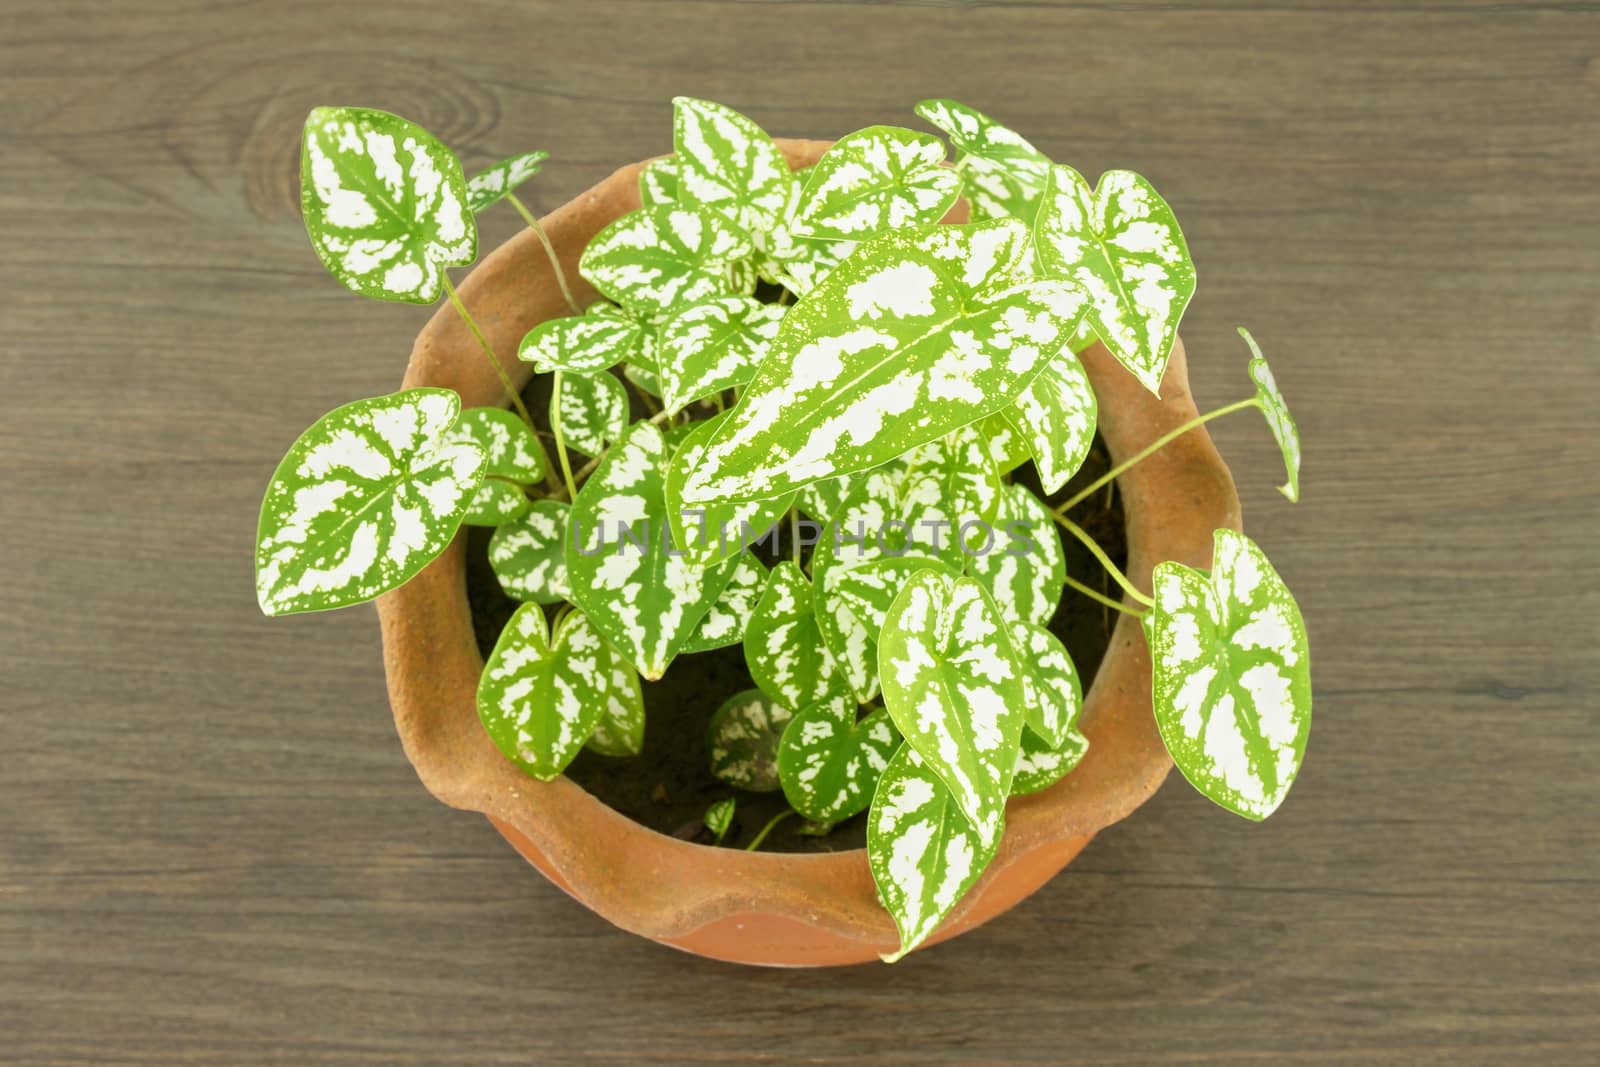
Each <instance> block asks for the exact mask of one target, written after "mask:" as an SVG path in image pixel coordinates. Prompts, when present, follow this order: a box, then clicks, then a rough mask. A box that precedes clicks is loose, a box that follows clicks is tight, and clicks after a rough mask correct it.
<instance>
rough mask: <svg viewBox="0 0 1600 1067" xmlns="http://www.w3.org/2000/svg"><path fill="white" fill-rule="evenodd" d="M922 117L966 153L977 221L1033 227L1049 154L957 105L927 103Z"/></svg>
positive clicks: (965, 171)
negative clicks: (1008, 220) (1005, 220)
mask: <svg viewBox="0 0 1600 1067" xmlns="http://www.w3.org/2000/svg"><path fill="white" fill-rule="evenodd" d="M917 114H918V115H921V116H922V117H923V118H924V119H927V120H928V122H930V123H932V124H933V125H934V126H937V127H938V128H939V129H941V130H943V131H944V133H945V135H946V136H947V137H949V138H950V143H951V144H953V145H955V147H956V148H957V149H958V150H959V151H961V152H964V153H966V155H965V158H963V159H962V161H961V171H962V174H963V176H964V177H965V179H966V194H967V199H968V200H969V201H970V202H971V204H972V217H973V218H975V219H997V218H1016V219H1022V220H1024V221H1026V222H1028V223H1029V224H1030V225H1031V223H1032V221H1033V218H1034V215H1035V214H1036V213H1037V211H1038V204H1039V197H1040V195H1041V193H1043V191H1044V186H1045V181H1046V178H1047V175H1048V172H1049V170H1050V160H1049V158H1048V157H1046V156H1045V154H1044V153H1043V152H1041V151H1039V150H1038V149H1037V148H1035V147H1033V145H1031V144H1029V143H1028V141H1027V140H1026V139H1025V138H1024V137H1023V136H1022V135H1021V134H1019V133H1017V132H1016V131H1015V130H1012V129H1010V128H1008V127H1006V126H1002V125H1001V124H1000V123H998V122H995V121H994V120H993V119H991V118H989V116H987V115H985V114H983V113H982V112H980V111H976V110H974V109H972V108H970V107H967V106H966V105H965V104H960V103H957V102H956V101H954V100H924V101H922V103H920V104H918V105H917Z"/></svg>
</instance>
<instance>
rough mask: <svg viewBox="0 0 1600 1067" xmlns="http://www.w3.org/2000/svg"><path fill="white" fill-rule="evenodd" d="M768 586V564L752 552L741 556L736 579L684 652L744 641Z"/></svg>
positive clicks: (736, 565) (734, 578)
mask: <svg viewBox="0 0 1600 1067" xmlns="http://www.w3.org/2000/svg"><path fill="white" fill-rule="evenodd" d="M766 587H767V568H766V565H765V564H764V563H762V562H761V561H760V560H758V559H756V558H755V557H754V556H752V555H750V553H748V552H744V553H741V554H740V555H739V556H738V557H736V560H735V566H734V569H733V577H732V578H730V579H728V584H727V585H725V586H723V587H722V595H721V596H719V597H717V602H716V603H715V604H713V605H711V610H710V611H708V612H706V614H705V618H703V619H701V620H700V625H699V626H697V627H695V630H694V633H693V634H691V635H689V640H687V641H685V642H684V643H683V651H684V652H685V653H689V652H709V651H711V650H712V649H714V648H727V647H728V646H729V645H737V644H739V643H740V642H741V641H743V640H744V633H745V627H746V626H747V625H748V624H749V622H750V616H751V615H753V614H754V613H755V610H756V602H757V601H759V600H760V599H761V593H762V591H763V590H764V589H766Z"/></svg>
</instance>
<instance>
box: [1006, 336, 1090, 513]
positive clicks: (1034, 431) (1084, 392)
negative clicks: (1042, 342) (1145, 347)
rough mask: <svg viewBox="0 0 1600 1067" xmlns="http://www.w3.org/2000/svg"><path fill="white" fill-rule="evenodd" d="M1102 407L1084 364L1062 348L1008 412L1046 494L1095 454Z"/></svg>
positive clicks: (1062, 483) (1068, 479) (1076, 471)
mask: <svg viewBox="0 0 1600 1067" xmlns="http://www.w3.org/2000/svg"><path fill="white" fill-rule="evenodd" d="M1099 412H1100V407H1099V402H1098V401H1097V400H1096V399H1095V395H1094V387H1093V386H1092V385H1090V384H1089V375H1088V374H1087V373H1085V372H1084V369H1083V364H1082V363H1080V362H1078V357H1077V356H1074V355H1072V354H1070V353H1067V352H1062V353H1060V354H1059V355H1057V356H1056V358H1055V359H1053V360H1051V361H1050V363H1049V364H1048V365H1047V366H1046V367H1045V369H1044V371H1043V372H1042V373H1040V375H1039V376H1038V377H1037V378H1035V379H1034V380H1033V383H1032V384H1031V385H1029V386H1028V388H1026V389H1024V390H1023V391H1022V395H1021V396H1019V397H1018V398H1017V402H1016V403H1015V404H1014V405H1013V406H1012V407H1010V408H1008V409H1006V411H1005V412H1003V413H1002V414H1003V417H1004V418H1005V419H1006V421H1007V422H1009V423H1010V424H1011V425H1012V426H1013V427H1015V428H1016V431H1017V434H1018V435H1019V436H1020V437H1021V438H1022V439H1023V440H1024V441H1026V442H1027V447H1028V452H1029V454H1031V455H1032V456H1033V462H1034V465H1035V466H1036V467H1037V468H1038V470H1039V484H1040V487H1041V488H1042V489H1044V492H1045V495H1046V496H1048V495H1050V494H1051V493H1055V492H1057V491H1059V490H1060V489H1061V487H1062V486H1064V485H1066V484H1067V482H1068V481H1070V480H1071V478H1072V476H1073V475H1074V474H1077V473H1078V468H1080V467H1082V466H1083V461H1084V460H1086V459H1088V458H1089V449H1090V447H1091V446H1093V445H1094V431H1095V425H1096V423H1097V421H1098V419H1099Z"/></svg>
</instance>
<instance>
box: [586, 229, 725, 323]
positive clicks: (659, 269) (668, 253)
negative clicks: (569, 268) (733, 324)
mask: <svg viewBox="0 0 1600 1067" xmlns="http://www.w3.org/2000/svg"><path fill="white" fill-rule="evenodd" d="M750 251H751V249H750V241H749V239H748V238H747V237H745V236H744V234H743V233H742V232H740V231H739V230H737V229H735V228H734V227H733V225H732V224H731V223H729V222H728V221H727V220H725V219H723V218H722V217H721V216H720V215H717V214H715V213H714V212H711V211H708V210H702V209H699V208H694V207H681V206H678V205H669V206H662V207H651V208H644V209H643V210H640V211H635V212H633V213H632V214H628V215H624V216H622V218H620V219H618V220H616V221H615V222H613V223H611V224H610V225H609V226H607V227H606V228H605V229H603V230H601V231H600V232H599V233H597V234H595V236H594V237H593V238H592V239H591V240H590V241H589V244H588V246H587V247H586V248H585V249H584V250H583V256H582V258H581V259H579V261H578V272H579V273H580V274H582V275H583V276H584V277H585V278H587V279H588V280H589V282H590V284H592V285H593V286H594V287H595V288H596V289H598V290H600V291H601V292H602V293H604V294H605V295H606V296H609V297H610V298H611V299H613V300H615V301H616V302H617V303H619V304H621V305H622V306H623V307H625V308H628V309H629V310H631V311H633V312H634V313H635V314H638V315H643V316H645V317H647V318H660V317H661V316H664V315H670V314H672V312H674V311H676V310H677V309H678V308H681V307H687V306H688V305H689V304H693V303H695V302H696V301H700V300H704V299H706V298H707V297H713V296H723V295H726V294H727V293H729V292H732V291H734V285H733V284H732V282H731V280H730V269H731V267H732V265H733V264H734V262H735V261H737V260H740V259H743V258H744V257H746V256H748V255H749V254H750Z"/></svg>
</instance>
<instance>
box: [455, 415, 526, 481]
mask: <svg viewBox="0 0 1600 1067" xmlns="http://www.w3.org/2000/svg"><path fill="white" fill-rule="evenodd" d="M450 440H452V441H470V442H472V443H473V444H475V445H477V446H478V447H479V448H481V449H483V453H484V455H485V456H486V457H487V460H486V462H485V463H484V467H483V473H484V475H485V476H486V477H492V478H504V479H506V481H509V482H515V483H516V484H518V485H531V484H532V483H534V482H537V481H539V480H540V479H542V478H543V477H544V459H543V453H542V452H541V451H540V448H539V442H538V439H536V438H535V437H534V436H533V431H532V430H531V429H529V428H528V424H527V423H525V422H523V421H522V419H521V418H519V417H518V416H517V415H515V414H513V413H512V412H510V411H507V410H506V409H505V408H468V409H467V410H465V411H463V412H462V413H461V417H460V418H458V419H457V420H456V424H455V426H454V427H452V428H451V430H450Z"/></svg>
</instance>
